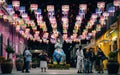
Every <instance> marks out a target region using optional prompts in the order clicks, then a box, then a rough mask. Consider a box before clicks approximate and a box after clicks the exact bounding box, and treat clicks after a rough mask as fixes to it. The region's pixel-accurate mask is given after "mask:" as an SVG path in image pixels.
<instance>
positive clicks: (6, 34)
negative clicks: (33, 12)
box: [0, 19, 25, 59]
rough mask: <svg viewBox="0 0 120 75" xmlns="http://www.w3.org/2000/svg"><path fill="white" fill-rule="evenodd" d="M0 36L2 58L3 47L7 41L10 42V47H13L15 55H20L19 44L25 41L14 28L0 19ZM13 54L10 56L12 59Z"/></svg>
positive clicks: (4, 52) (4, 54)
mask: <svg viewBox="0 0 120 75" xmlns="http://www.w3.org/2000/svg"><path fill="white" fill-rule="evenodd" d="M0 34H2V36H3V45H2V46H3V53H2V54H3V56H4V57H6V51H5V47H6V45H7V39H8V38H9V40H10V45H12V46H13V48H14V50H15V54H19V53H20V45H21V44H20V43H23V44H25V40H24V38H23V37H21V36H20V35H19V34H18V33H16V31H15V28H12V25H10V24H9V23H8V22H4V21H3V20H2V19H0ZM15 54H13V55H12V58H13V59H15Z"/></svg>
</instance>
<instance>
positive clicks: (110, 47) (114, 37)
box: [96, 20, 120, 69]
mask: <svg viewBox="0 0 120 75" xmlns="http://www.w3.org/2000/svg"><path fill="white" fill-rule="evenodd" d="M119 28H120V27H119V20H118V21H117V22H115V23H114V24H112V25H111V26H110V29H109V30H107V32H106V33H105V34H103V35H102V36H101V37H100V38H99V39H97V40H96V45H97V46H99V47H100V48H101V49H102V51H103V52H104V54H105V55H106V56H107V57H108V54H109V52H110V51H115V50H117V49H120V47H119V43H120V41H119V39H120V37H119V36H120V29H119ZM119 57H120V54H119V53H118V62H119V63H120V58H119ZM103 63H104V68H105V69H106V64H107V60H105V61H103Z"/></svg>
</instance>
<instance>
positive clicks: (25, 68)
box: [22, 48, 49, 73]
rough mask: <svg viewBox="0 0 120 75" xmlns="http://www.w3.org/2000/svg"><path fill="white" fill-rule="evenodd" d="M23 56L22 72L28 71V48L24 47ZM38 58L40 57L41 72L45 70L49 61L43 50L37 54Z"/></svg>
mask: <svg viewBox="0 0 120 75" xmlns="http://www.w3.org/2000/svg"><path fill="white" fill-rule="evenodd" d="M23 57H24V58H23V59H24V65H23V69H22V72H23V73H24V72H26V73H30V71H29V69H30V63H31V61H32V54H31V52H30V50H29V49H27V48H25V50H24V51H23ZM39 59H40V68H41V72H46V69H47V61H49V58H48V56H47V54H46V53H45V52H44V51H41V52H40V54H39Z"/></svg>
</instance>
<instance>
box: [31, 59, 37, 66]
mask: <svg viewBox="0 0 120 75" xmlns="http://www.w3.org/2000/svg"><path fill="white" fill-rule="evenodd" d="M36 67H37V58H33V59H32V68H36Z"/></svg>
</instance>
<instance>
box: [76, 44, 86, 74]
mask: <svg viewBox="0 0 120 75" xmlns="http://www.w3.org/2000/svg"><path fill="white" fill-rule="evenodd" d="M76 55H77V66H76V67H77V69H78V73H82V71H83V65H82V64H83V57H84V55H83V50H82V46H81V45H80V46H79V48H78V49H77V51H76Z"/></svg>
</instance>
